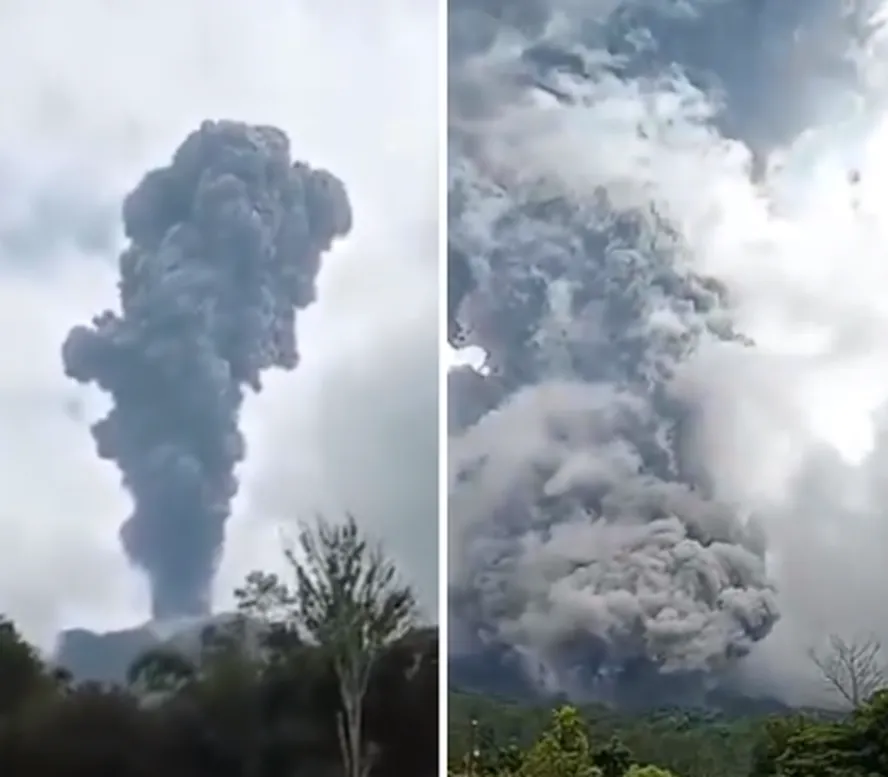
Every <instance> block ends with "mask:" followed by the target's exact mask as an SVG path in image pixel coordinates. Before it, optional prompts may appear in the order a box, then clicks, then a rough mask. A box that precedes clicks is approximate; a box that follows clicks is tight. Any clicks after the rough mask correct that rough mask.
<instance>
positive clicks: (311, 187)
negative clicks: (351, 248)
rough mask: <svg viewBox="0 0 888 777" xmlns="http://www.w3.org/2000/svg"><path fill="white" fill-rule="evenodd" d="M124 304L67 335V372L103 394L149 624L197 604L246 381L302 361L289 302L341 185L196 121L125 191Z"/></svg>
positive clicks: (237, 447)
mask: <svg viewBox="0 0 888 777" xmlns="http://www.w3.org/2000/svg"><path fill="white" fill-rule="evenodd" d="M123 219H124V227H125V233H126V236H127V238H128V239H129V241H130V245H129V247H128V248H127V249H126V250H125V251H124V252H123V253H122V254H121V256H120V284H119V286H120V313H119V314H118V313H114V312H111V311H105V312H104V313H101V314H100V315H98V316H96V317H95V318H94V319H93V323H92V326H91V327H85V326H78V327H75V328H74V329H72V330H71V332H70V333H69V335H68V338H67V340H66V341H65V343H64V346H63V348H62V357H63V361H64V365H65V372H66V374H67V375H68V376H69V377H71V378H74V379H75V380H77V381H80V382H81V383H88V382H94V383H96V384H97V385H98V386H100V387H101V388H102V389H103V390H104V391H106V392H108V393H109V394H111V396H112V397H113V400H114V405H113V408H112V409H111V411H110V412H109V414H108V415H107V417H105V418H104V419H102V420H100V421H99V422H98V423H96V424H95V425H94V426H93V427H92V433H93V437H94V438H95V441H96V447H97V449H98V453H99V455H100V456H101V457H102V458H105V459H110V460H113V461H115V462H116V463H117V465H118V467H119V468H120V470H121V472H122V474H123V483H124V485H125V487H126V488H127V489H128V490H129V492H130V493H131V494H132V497H133V500H134V503H135V505H134V511H133V513H132V515H131V516H130V518H129V519H128V520H127V521H126V523H125V524H124V526H123V527H122V530H121V539H122V541H123V545H124V548H125V549H126V552H127V554H128V555H129V556H130V558H131V559H132V560H133V561H134V562H135V563H136V564H137V565H138V566H140V567H141V568H143V569H144V570H145V571H146V572H147V574H148V576H149V578H150V584H151V591H152V609H153V615H154V617H155V618H157V619H166V618H170V617H177V616H188V615H202V614H205V613H206V612H207V611H208V609H209V590H210V584H211V582H212V577H213V573H214V570H215V566H216V563H217V560H218V557H219V554H220V552H221V549H222V545H223V541H224V532H225V521H226V519H227V518H228V516H229V514H230V509H231V500H232V498H233V496H234V495H235V493H236V491H237V487H238V484H237V478H236V476H235V466H236V465H237V463H238V462H239V461H241V460H242V459H243V457H244V455H245V444H244V439H243V435H242V434H241V432H240V430H239V429H238V417H239V413H240V408H241V403H242V402H243V398H244V387H245V386H249V387H250V388H252V389H253V390H254V391H259V390H260V389H261V374H262V372H263V370H266V369H268V368H271V367H280V368H283V369H287V370H292V369H294V368H295V367H296V365H297V364H298V361H299V353H298V350H297V345H296V335H295V323H296V311H297V310H301V309H304V308H306V307H308V306H309V305H310V304H311V303H312V302H313V301H314V299H315V297H316V288H315V281H316V278H317V275H318V271H319V269H320V264H321V256H322V255H323V253H324V252H325V251H327V250H328V249H329V248H330V246H331V243H332V241H333V240H334V238H337V237H341V236H344V235H346V234H347V233H348V232H349V230H350V228H351V223H352V214H351V206H350V204H349V200H348V196H347V194H346V191H345V187H344V186H343V184H342V182H341V181H339V180H338V179H337V178H335V177H334V176H333V175H331V174H330V173H328V172H326V171H323V170H314V169H312V168H310V167H309V166H308V165H306V164H304V163H302V162H293V161H292V160H291V158H290V144H289V140H288V138H287V136H286V134H285V133H284V132H282V131H281V130H279V129H276V128H274V127H264V126H248V125H246V124H241V123H236V122H230V121H220V122H209V121H207V122H204V123H203V124H202V125H201V127H200V129H199V130H197V131H196V132H194V133H192V134H191V135H190V136H189V137H188V138H187V139H186V140H185V142H184V143H183V144H182V145H181V146H180V147H179V149H178V150H177V151H176V153H175V155H174V157H173V161H172V163H171V164H170V165H169V166H168V167H164V168H161V169H158V170H154V171H152V172H150V173H148V175H146V176H145V178H144V179H143V180H142V182H141V183H140V184H139V186H137V187H136V189H135V190H134V191H133V192H132V193H130V195H129V196H128V197H127V198H126V200H125V202H124V206H123Z"/></svg>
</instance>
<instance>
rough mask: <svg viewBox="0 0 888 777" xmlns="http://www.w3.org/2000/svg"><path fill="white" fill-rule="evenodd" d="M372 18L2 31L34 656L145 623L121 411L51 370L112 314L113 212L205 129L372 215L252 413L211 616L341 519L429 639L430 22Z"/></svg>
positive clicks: (161, 6)
mask: <svg viewBox="0 0 888 777" xmlns="http://www.w3.org/2000/svg"><path fill="white" fill-rule="evenodd" d="M370 6H371V4H368V3H363V2H360V0H327V2H325V3H316V2H312V1H311V0H261V2H255V1H253V2H251V1H250V0H227V2H225V3H218V2H214V0H181V1H180V2H177V3H140V4H131V3H117V2H113V1H111V0H104V1H103V0H82V1H81V2H78V3H59V2H53V0H8V1H7V2H4V3H3V4H2V6H0V73H3V74H4V77H3V78H0V102H2V104H3V106H4V110H3V115H2V118H0V330H2V331H5V332H6V337H5V339H6V343H5V344H4V347H2V348H0V429H2V434H0V547H2V548H3V563H2V564H0V612H3V613H5V614H7V615H8V616H9V617H12V618H13V619H14V620H15V622H16V623H17V624H18V625H19V626H20V628H21V629H22V630H23V631H24V633H25V635H26V636H27V637H28V638H29V639H31V640H32V641H34V642H36V643H37V644H39V645H40V646H41V647H44V648H49V647H51V645H52V643H53V641H54V638H55V635H56V634H57V632H58V631H59V630H60V629H63V628H69V627H75V626H76V627H84V628H90V629H94V630H105V629H116V628H125V627H130V626H134V625H138V624H140V623H142V622H144V621H145V620H146V619H147V617H148V611H149V607H148V605H149V600H148V590H147V586H146V583H145V581H144V579H143V578H142V576H141V575H140V574H139V573H138V572H137V571H135V570H133V569H132V568H131V567H130V566H129V564H128V562H127V560H126V558H125V557H124V554H123V551H122V549H121V547H120V545H119V543H118V539H117V531H118V527H119V525H120V524H121V523H122V521H123V520H124V519H125V518H126V516H127V515H128V512H129V505H130V502H129V499H128V497H127V495H126V494H125V492H124V491H123V490H122V489H121V487H120V484H119V482H120V481H119V473H118V472H117V470H116V469H115V467H114V465H113V464H111V463H109V462H103V461H100V460H99V459H98V457H97V456H96V454H95V451H94V445H93V440H92V438H91V435H90V433H89V428H88V427H89V423H90V422H91V421H92V420H94V419H96V418H98V417H100V416H101V415H102V414H103V411H104V410H105V409H106V408H107V399H106V398H105V397H103V396H102V395H101V394H99V393H98V392H96V391H94V390H91V389H87V388H84V387H82V386H79V385H78V384H76V383H74V382H72V381H69V380H67V379H66V378H65V376H64V374H63V372H62V366H61V358H60V354H59V348H60V345H61V342H62V340H63V338H64V336H65V334H66V333H67V331H68V329H70V327H71V326H73V325H75V324H78V323H86V322H88V320H89V319H90V318H91V316H93V315H95V314H96V313H98V312H100V311H101V310H103V309H105V308H107V307H111V308H115V307H116V304H117V298H116V289H115V283H116V257H117V254H118V252H119V251H120V249H121V248H122V246H123V245H124V243H123V238H122V234H121V223H120V218H119V208H120V203H121V200H122V197H123V196H124V195H125V194H126V193H127V192H128V191H129V190H130V189H132V188H133V186H134V185H135V184H136V183H137V182H138V180H139V179H140V178H141V176H142V175H143V174H144V173H145V172H147V170H149V169H151V168H154V167H157V166H160V165H163V164H165V163H166V162H167V161H168V160H169V157H170V155H171V154H172V152H173V151H174V150H175V148H176V147H177V146H178V144H179V143H180V142H181V141H182V140H184V138H185V136H186V135H187V134H188V133H189V132H190V131H192V130H194V129H196V128H197V127H198V126H199V124H200V122H201V121H202V120H204V119H207V118H211V119H223V118H228V119H235V120H240V121H246V122H253V123H265V124H274V125H277V126H279V127H281V128H282V129H284V130H285V131H286V132H287V133H288V134H289V135H290V138H291V142H292V148H293V155H294V158H299V159H304V160H305V161H307V162H309V163H310V164H311V165H312V166H317V167H326V168H327V169H329V170H330V171H331V172H332V173H334V174H335V175H337V176H338V177H340V178H341V179H342V180H343V181H344V182H345V184H346V186H347V188H348V191H349V195H350V197H351V200H352V204H353V208H354V213H355V226H354V230H353V232H352V233H351V235H350V236H349V237H348V238H347V239H346V240H344V241H342V242H341V243H339V244H337V245H336V246H335V247H334V250H333V251H332V252H331V253H330V254H328V255H327V258H326V262H325V265H324V269H323V270H322V272H321V276H320V280H319V301H318V302H317V303H316V304H315V306H314V307H313V308H311V309H310V310H309V311H307V312H306V313H304V314H303V315H302V316H301V318H299V320H298V322H297V328H298V339H299V342H300V346H301V351H302V358H303V361H302V363H301V364H300V366H299V368H298V369H297V370H296V371H294V372H293V373H288V374H271V375H269V376H268V378H267V380H266V385H265V390H264V391H263V393H262V394H261V395H260V396H253V397H249V398H248V400H247V403H246V407H245V409H244V415H243V420H242V423H243V427H244V429H245V431H246V436H247V443H248V455H247V460H246V462H245V463H244V464H243V465H242V466H241V468H240V474H241V492H240V494H239V496H238V497H237V499H236V501H235V504H234V509H233V516H232V518H231V519H230V521H229V523H228V539H227V542H226V548H225V553H224V557H223V558H222V560H221V565H220V569H219V574H218V576H217V581H216V586H215V597H214V599H215V606H216V608H217V609H218V608H223V609H224V607H226V606H227V605H228V604H230V602H231V591H232V589H233V588H234V587H235V586H236V585H237V584H238V583H239V582H240V581H241V580H242V579H243V576H244V575H245V574H246V573H247V572H248V571H250V570H252V569H255V568H262V569H265V570H268V571H278V572H280V571H283V570H282V565H281V546H282V542H285V541H286V537H288V536H289V537H292V536H293V535H294V534H295V531H296V522H297V521H298V520H300V519H308V520H311V518H312V516H313V515H314V514H315V513H316V512H318V511H321V512H325V513H326V514H327V515H328V516H329V517H331V518H335V517H336V516H337V515H340V514H342V513H343V512H344V511H346V510H347V511H351V512H353V513H354V514H355V515H356V517H357V519H358V520H359V522H361V523H362V525H363V526H365V527H366V529H367V531H368V532H369V533H370V534H371V535H373V536H376V537H379V538H380V539H381V540H382V541H383V542H384V543H385V545H386V547H387V548H388V550H389V551H390V553H391V555H392V556H393V557H394V558H395V560H396V561H397V562H398V563H399V565H400V567H401V570H402V572H403V574H404V576H405V577H406V578H407V579H408V580H409V581H410V582H412V583H414V585H415V586H416V589H417V592H418V594H419V596H420V601H421V604H422V606H423V609H424V611H425V614H426V615H427V616H428V617H436V601H437V593H436V589H437V557H438V554H437V485H436V484H437V428H438V423H437V386H438V367H437V365H438V354H437V342H438V337H437V322H438V313H437V299H438V289H437V277H438V275H437V272H438V271H437V262H436V248H437V244H438V236H437V213H438V200H437V198H438V178H437V170H438V162H437V148H438V118H439V117H438V103H439V100H438V93H437V88H436V87H437V83H438V78H437V40H438V30H437V14H438V12H437V3H435V2H434V1H433V0H379V1H378V2H376V3H373V4H372V11H371V7H370ZM10 76H11V77H10Z"/></svg>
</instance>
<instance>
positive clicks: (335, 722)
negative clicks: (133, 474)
mask: <svg viewBox="0 0 888 777" xmlns="http://www.w3.org/2000/svg"><path fill="white" fill-rule="evenodd" d="M322 535H323V533H322ZM308 536H309V535H306V537H308ZM315 537H316V536H315ZM316 538H317V537H316ZM321 540H322V541H321V542H320V544H319V545H316V546H315V549H316V550H319V552H318V553H317V557H316V561H317V562H318V564H316V565H315V566H314V568H312V567H311V565H310V564H309V565H308V566H307V565H306V564H304V563H303V562H301V561H300V562H296V561H295V558H294V564H295V566H294V571H295V572H297V575H296V582H295V584H294V586H293V589H292V590H291V589H289V588H287V587H286V586H284V585H283V584H282V583H281V582H280V581H279V580H278V579H277V578H275V577H273V576H269V575H263V574H260V573H254V574H253V575H251V576H250V577H249V578H248V581H247V584H246V585H245V586H244V587H243V588H242V589H239V591H238V592H237V595H238V598H239V601H240V604H241V608H240V609H241V611H242V615H241V616H239V617H236V618H233V619H231V620H230V621H229V622H227V624H225V625H224V626H215V627H208V628H207V629H206V630H205V632H204V634H203V635H202V639H201V646H200V648H199V650H198V651H197V653H196V654H195V655H190V656H189V655H184V654H181V653H177V652H174V651H173V650H172V649H167V648H158V649H156V650H153V651H151V652H149V653H147V654H145V655H143V656H141V657H140V658H139V659H137V660H136V662H135V663H134V664H133V666H132V667H131V670H130V673H129V678H128V679H129V682H128V684H127V686H126V687H122V686H121V687H116V686H114V685H106V684H97V683H81V684H77V683H76V682H75V681H74V680H73V679H72V678H71V677H70V676H69V675H68V673H66V672H64V671H60V670H58V669H54V668H52V667H51V666H49V665H47V664H46V663H44V662H43V661H42V660H41V658H40V656H39V654H38V653H37V651H36V650H35V649H34V648H33V647H32V646H31V645H29V644H28V643H27V642H26V641H25V640H24V639H23V638H22V636H21V635H20V634H19V632H18V631H17V629H16V628H15V625H14V624H13V623H12V622H10V621H9V620H2V619H0V775H3V776H4V777H6V776H7V775H9V776H10V777H19V776H21V777H98V776H99V775H108V776H109V777H111V776H112V775H113V777H136V776H138V777H143V776H144V777H158V775H163V777H296V776H297V775H303V774H304V775H311V776H312V777H323V775H331V776H332V775H336V776H337V777H338V775H342V774H347V775H355V774H369V775H370V776H371V777H389V776H392V777H400V776H401V775H404V776H405V777H406V776H409V777H423V775H433V774H435V773H436V771H437V764H438V694H437V688H438V656H437V651H438V635H437V630H436V629H421V628H416V627H415V626H411V625H408V627H407V628H404V629H402V630H400V631H397V630H395V629H394V628H392V623H393V621H392V612H393V607H397V606H398V605H399V602H400V603H401V605H403V604H404V603H405V602H408V600H409V590H408V589H405V588H403V587H397V586H395V585H390V584H391V583H392V578H391V576H390V575H388V574H386V570H389V571H390V567H387V566H386V565H385V564H381V563H379V562H380V557H377V556H373V555H372V554H368V553H367V552H366V546H365V545H364V543H363V541H362V540H360V538H359V537H358V536H357V535H356V534H355V531H354V525H353V524H347V525H346V527H344V528H342V529H340V528H336V527H328V529H327V535H326V540H328V541H332V545H331V542H328V541H324V537H323V536H322V537H321ZM343 540H344V542H343ZM336 543H339V544H338V546H337V547H338V550H337V549H336V548H333V550H335V551H336V552H331V548H332V546H334V545H336ZM343 549H345V550H348V553H343V552H341V551H343ZM374 569H375V570H376V572H375V573H373V574H370V572H371V571H372V570H374ZM312 594H314V596H312ZM371 594H372V596H371ZM374 596H375V597H376V599H375V601H371V600H372V599H373V597H374ZM359 608H360V612H359ZM373 612H375V613H376V616H381V617H374V618H372V619H371V618H369V617H366V616H367V613H371V614H372V613H373ZM401 612H402V614H406V612H407V610H406V609H404V608H403V607H402V609H401ZM346 614H347V615H348V617H347V618H346V617H344V616H345V615H346ZM312 618H314V621H312V620H311V619H312ZM386 619H387V620H386ZM399 622H400V623H401V624H402V625H403V624H409V623H410V621H409V619H406V618H400V619H399ZM306 630H308V631H309V632H312V633H313V636H314V639H311V640H308V639H306V638H305V636H304V635H305V633H306ZM374 630H375V631H374ZM388 636H391V637H392V638H391V639H387V637H388ZM374 646H378V649H376V647H374ZM343 648H344V649H343ZM350 667H352V668H356V670H355V671H352V669H351V668H350ZM362 668H366V669H367V670H368V671H367V673H366V677H367V684H366V688H365V691H366V692H363V689H361V688H360V687H359V686H360V685H361V682H362V680H361V677H362V673H363V669H362ZM352 691H354V693H353V692H352ZM356 698H357V699H360V700H361V703H360V704H359V705H358V708H359V709H358V714H357V719H358V721H359V725H358V727H357V728H356V730H357V731H359V734H360V736H359V741H358V742H357V745H356V747H355V748H354V749H353V750H352V753H355V752H357V753H359V756H360V762H357V761H356V762H354V763H350V761H349V747H348V741H347V740H348V731H347V728H348V724H347V721H348V720H349V718H350V716H351V717H355V714H354V713H355V709H354V704H353V703H352V702H353V701H354V699H356ZM405 731H409V732H410V735H409V736H404V732H405Z"/></svg>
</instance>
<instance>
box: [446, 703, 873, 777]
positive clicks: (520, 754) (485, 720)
mask: <svg viewBox="0 0 888 777" xmlns="http://www.w3.org/2000/svg"><path fill="white" fill-rule="evenodd" d="M551 714H552V713H551V711H549V710H546V709H545V708H543V707H538V706H522V705H518V704H514V703H511V704H510V703H504V702H500V701H496V700H494V699H489V698H485V697H480V696H472V695H468V694H459V693H454V694H452V696H451V702H450V747H451V751H450V757H451V763H452V764H454V765H457V764H460V763H461V761H460V758H461V753H463V752H465V749H464V748H465V746H466V742H467V740H466V734H467V727H466V721H467V720H469V721H471V726H470V727H469V729H468V731H469V732H472V731H484V732H486V733H485V735H484V736H483V737H478V742H479V744H482V746H483V748H489V749H490V751H491V752H493V753H500V752H502V751H503V748H502V746H501V744H500V743H502V742H506V741H508V742H510V743H511V744H510V747H511V748H512V750H514V751H516V752H511V755H510V758H511V759H512V760H513V763H515V764H518V765H519V766H518V768H504V764H503V759H502V758H501V756H497V757H494V758H489V757H487V756H486V755H485V753H484V752H483V751H482V752H479V753H478V754H477V757H476V759H475V764H476V766H477V767H478V768H477V769H476V770H475V772H474V773H475V774H477V775H478V777H497V776H501V775H506V774H509V775H526V776H527V777H550V776H551V777H554V776H555V775H568V774H571V775H573V774H583V775H600V777H885V775H888V691H880V692H877V693H876V694H874V695H873V697H872V698H871V699H870V700H869V701H868V702H867V703H864V704H862V705H861V706H860V707H859V708H858V709H857V710H856V711H854V712H853V713H852V714H850V715H847V716H845V717H839V716H831V717H827V716H825V715H824V714H814V713H810V712H809V713H808V714H801V713H799V712H792V713H787V714H785V715H782V716H779V715H778V716H774V715H772V716H768V717H761V718H746V719H743V718H735V719H727V718H724V717H720V716H718V715H715V714H705V715H704V714H694V713H689V712H677V711H672V712H666V713H663V712H660V713H657V712H651V713H648V714H636V715H623V714H619V713H617V712H614V711H613V710H610V709H608V708H606V707H603V706H589V707H584V708H582V709H580V710H577V709H574V708H571V707H562V708H560V709H559V710H557V711H556V712H555V713H554V717H552V718H551V719H550V721H549V723H548V724H547V722H546V719H547V716H550V715H551ZM590 769H591V771H590ZM454 770H455V771H456V768H455V766H454Z"/></svg>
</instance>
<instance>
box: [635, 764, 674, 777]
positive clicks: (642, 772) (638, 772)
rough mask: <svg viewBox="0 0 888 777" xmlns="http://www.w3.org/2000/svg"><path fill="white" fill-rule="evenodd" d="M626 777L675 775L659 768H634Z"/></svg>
mask: <svg viewBox="0 0 888 777" xmlns="http://www.w3.org/2000/svg"><path fill="white" fill-rule="evenodd" d="M625 777H675V775H674V774H673V773H672V772H670V771H667V770H666V769H661V768H660V767H659V766H637V765H636V766H632V767H630V768H629V771H627V772H626V773H625Z"/></svg>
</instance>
